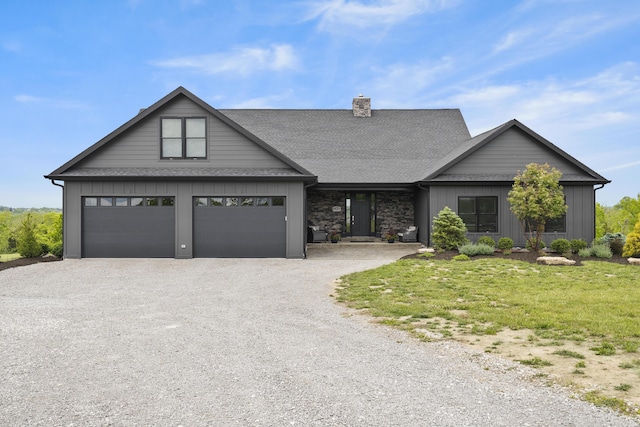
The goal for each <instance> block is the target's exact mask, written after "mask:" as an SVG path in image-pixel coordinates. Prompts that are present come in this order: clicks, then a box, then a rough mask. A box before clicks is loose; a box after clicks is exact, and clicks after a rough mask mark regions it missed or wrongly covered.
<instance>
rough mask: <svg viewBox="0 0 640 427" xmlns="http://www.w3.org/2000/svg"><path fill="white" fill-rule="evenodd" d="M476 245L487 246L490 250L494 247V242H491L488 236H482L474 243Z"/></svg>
mask: <svg viewBox="0 0 640 427" xmlns="http://www.w3.org/2000/svg"><path fill="white" fill-rule="evenodd" d="M476 244H478V245H487V246H491V247H492V248H494V247H495V246H496V241H495V240H493V239H492V238H491V237H489V236H482V237H480V238H479V239H478V241H477V242H476Z"/></svg>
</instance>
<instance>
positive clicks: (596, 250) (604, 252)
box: [591, 245, 613, 258]
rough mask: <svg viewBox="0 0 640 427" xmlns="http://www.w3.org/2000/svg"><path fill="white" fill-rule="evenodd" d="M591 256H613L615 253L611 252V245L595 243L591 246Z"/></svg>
mask: <svg viewBox="0 0 640 427" xmlns="http://www.w3.org/2000/svg"><path fill="white" fill-rule="evenodd" d="M591 256H594V257H596V258H611V257H612V256H613V254H612V253H611V248H610V247H609V245H594V246H591Z"/></svg>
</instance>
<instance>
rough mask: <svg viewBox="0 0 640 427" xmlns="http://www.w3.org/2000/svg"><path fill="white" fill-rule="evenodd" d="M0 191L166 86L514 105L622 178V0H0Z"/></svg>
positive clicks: (479, 108)
mask: <svg viewBox="0 0 640 427" xmlns="http://www.w3.org/2000/svg"><path fill="white" fill-rule="evenodd" d="M0 16H2V21H3V25H2V26H1V27H0V156H1V157H0V158H1V159H2V162H1V167H0V182H1V183H2V186H1V187H0V188H1V190H0V205H3V206H12V207H61V205H62V198H61V190H60V188H58V187H55V186H53V185H51V183H50V181H48V180H45V179H44V178H43V175H45V174H48V173H49V172H51V171H53V170H54V169H56V168H57V167H58V166H60V165H62V164H63V163H65V162H66V161H67V160H69V159H71V158H72V157H74V156H75V155H76V154H78V153H79V152H81V151H82V150H84V149H85V148H87V147H88V146H90V145H92V144H93V143H95V142H96V141H98V140H100V139H101V138H102V137H104V136H105V135H107V134H108V133H110V132H111V131H112V130H114V129H116V128H117V127H119V126H120V125H122V124H123V123H125V122H126V121H128V120H129V119H130V118H132V117H133V116H135V115H136V114H137V113H138V111H139V109H140V108H142V107H146V106H149V105H150V104H152V103H154V102H155V101H157V100H158V99H160V98H162V97H163V96H164V95H166V94H167V93H169V92H170V91H172V90H173V89H175V88H176V87H178V86H184V87H186V88H187V89H189V90H190V91H191V92H193V93H195V94H196V95H197V96H199V97H200V98H202V99H203V100H205V101H206V102H208V103H209V104H211V105H212V106H213V107H216V108H244V107H253V108H350V107H351V99H352V98H353V97H354V96H357V95H358V94H365V95H366V96H369V97H371V98H372V107H373V108H460V109H461V111H462V113H463V115H464V117H465V119H466V121H467V124H468V126H469V130H470V131H471V134H472V135H476V134H478V133H481V132H483V131H485V130H488V129H491V128H493V127H496V126H498V125H500V124H502V123H504V122H506V121H508V120H510V119H512V118H516V119H518V120H519V121H521V122H522V123H524V124H525V125H527V126H529V127H530V128H532V129H533V130H535V131H536V132H538V133H539V134H541V135H542V136H543V137H545V138H547V139H548V140H550V141H551V142H553V143H554V144H556V145H557V146H559V147H560V148H562V149H563V150H565V151H567V152H568V153H569V154H571V155H573V156H574V157H576V158H577V159H578V160H580V161H582V162H583V163H585V164H586V165H587V166H589V167H590V168H592V169H594V170H596V171H597V172H599V173H600V174H602V175H604V176H605V177H606V178H608V179H611V180H613V183H612V184H609V185H607V186H605V187H604V188H603V189H601V190H598V192H597V193H596V194H597V198H598V201H599V202H600V203H603V204H606V205H613V204H615V203H616V202H618V201H619V200H620V199H621V198H622V197H624V196H631V197H636V196H637V195H638V193H640V2H637V1H628V0H609V1H606V2H604V1H602V0H597V1H591V0H564V1H563V0H553V1H552V0H523V1H499V0H496V1H483V0H422V1H418V0H311V1H274V0H271V1H262V0H226V1H222V0H173V1H169V0H166V1H164V0H109V1H107V0H104V1H74V0H59V1H54V0H51V1H45V0H22V1H17V0H16V1H3V2H1V3H0Z"/></svg>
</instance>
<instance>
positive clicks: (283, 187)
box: [46, 88, 609, 258]
mask: <svg viewBox="0 0 640 427" xmlns="http://www.w3.org/2000/svg"><path fill="white" fill-rule="evenodd" d="M531 162H537V163H549V164H551V165H552V166H555V167H557V168H558V169H560V170H561V171H562V172H563V180H562V181H561V183H562V184H563V185H564V189H565V196H566V199H567V204H568V205H569V210H568V212H567V215H566V217H565V218H562V219H560V220H558V221H556V222H555V223H554V224H550V225H549V230H548V232H549V235H550V236H549V237H550V238H551V237H553V238H558V237H566V238H569V239H571V238H583V239H585V240H587V241H590V240H591V239H592V238H593V237H594V224H595V215H594V208H595V189H597V188H598V187H599V186H602V185H604V184H605V183H607V182H609V181H607V180H606V179H605V178H603V177H601V176H600V175H598V174H597V173H595V172H594V171H592V170H590V169H589V168H587V167H586V166H584V165H582V164H581V163H579V162H578V161H577V160H575V159H574V158H572V157H571V156H569V155H568V154H566V153H564V152H562V151H561V150H559V149H558V148H557V147H555V146H553V144H551V143H550V142H548V141H546V140H544V139H543V138H542V137H540V136H539V135H537V134H535V133H534V132H533V131H531V130H530V129H528V128H526V127H525V126H524V125H522V124H520V123H519V122H517V121H515V120H514V121H511V122H508V123H506V124H504V125H502V126H500V127H498V128H496V129H493V130H492V131H489V132H487V133H485V134H482V135H479V136H476V137H474V138H471V136H470V135H469V133H468V130H467V128H466V125H465V123H464V120H463V118H462V116H461V114H460V112H459V110H371V108H370V100H369V99H368V98H362V97H360V98H356V99H354V103H353V108H352V109H351V110H216V109H214V108H213V107H211V106H209V105H208V104H207V103H205V102H204V101H202V100H201V99H199V98H198V97H196V96H195V95H193V94H192V93H190V92H189V91H187V90H186V89H184V88H178V89H176V90H175V91H173V92H172V93H170V94H169V95H167V96H165V97H164V98H162V99H161V100H160V101H158V102H156V103H155V104H153V105H152V106H150V107H149V108H146V109H143V110H141V111H140V113H139V114H138V115H137V116H136V117H134V118H133V119H131V120H130V121H129V122H127V123H125V124H124V125H122V126H121V127H120V128H118V129H116V130H115V131H114V132H112V133H111V134H109V135H107V136H106V137H105V138H103V139H102V140H100V141H98V142H97V143H96V144H94V145H92V146H91V147H89V148H88V149H87V150H85V151H84V152H82V153H80V154H79V155H78V156H76V157H75V158H73V159H71V160H70V161H69V162H67V163H65V164H64V165H62V166H61V167H60V168H58V169H56V170H55V171H53V172H52V173H51V174H49V175H47V176H46V178H48V179H51V180H52V182H53V183H54V184H56V181H64V187H63V188H64V190H63V209H64V256H65V257H68V258H82V257H88V258H92V257H114V258H115V257H170V258H192V257H286V258H302V257H304V256H305V248H306V245H307V239H308V231H309V227H310V226H313V227H315V228H317V229H321V230H326V231H331V230H334V231H337V232H339V233H340V234H342V235H343V236H349V237H361V238H375V237H380V236H381V235H384V233H386V232H388V231H389V230H390V229H393V230H396V231H397V230H399V229H403V228H407V227H409V226H411V225H415V226H417V227H418V230H419V233H418V238H419V240H420V241H421V242H423V243H425V244H429V238H430V227H431V221H432V219H433V217H434V216H435V215H437V213H438V212H439V211H440V210H441V209H442V208H444V207H445V206H449V207H451V208H452V209H453V210H454V211H456V212H458V214H459V215H460V216H461V217H462V218H463V219H464V220H465V223H467V227H468V228H469V231H470V232H469V237H470V238H471V240H473V241H475V240H477V237H479V236H481V235H491V236H492V237H494V238H495V239H496V240H497V239H498V238H499V237H503V236H508V237H511V238H513V239H514V241H515V242H516V244H518V243H523V242H524V238H523V237H522V230H521V226H520V224H519V223H518V221H517V220H516V218H515V217H514V216H513V215H512V214H511V213H510V212H509V206H508V202H507V201H506V196H507V193H508V191H509V190H510V188H511V184H512V182H513V177H514V176H515V175H516V173H517V172H518V170H523V169H524V167H525V165H526V164H528V163H531Z"/></svg>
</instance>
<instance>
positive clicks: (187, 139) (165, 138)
mask: <svg viewBox="0 0 640 427" xmlns="http://www.w3.org/2000/svg"><path fill="white" fill-rule="evenodd" d="M160 121H161V126H160V157H161V158H163V159H206V158H207V120H206V118H204V117H163V118H162V119H160Z"/></svg>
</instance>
